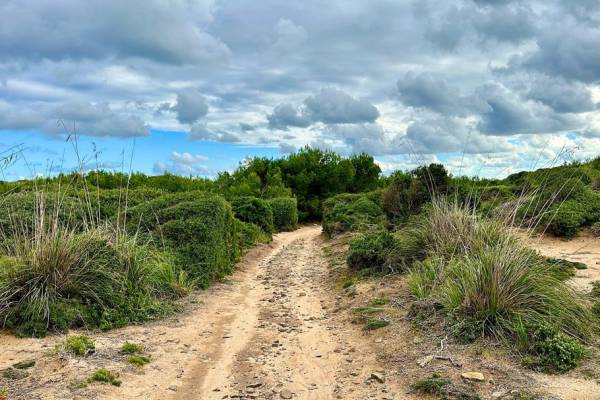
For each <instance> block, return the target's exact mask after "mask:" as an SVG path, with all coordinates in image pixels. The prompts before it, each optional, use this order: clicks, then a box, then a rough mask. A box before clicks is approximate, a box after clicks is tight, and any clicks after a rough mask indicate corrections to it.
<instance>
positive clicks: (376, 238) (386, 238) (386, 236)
mask: <svg viewBox="0 0 600 400" xmlns="http://www.w3.org/2000/svg"><path fill="white" fill-rule="evenodd" d="M394 245H395V241H394V237H393V236H392V235H391V234H390V233H388V232H381V233H373V234H367V235H363V236H361V237H358V238H355V239H353V240H351V241H350V248H349V250H348V257H347V259H346V262H347V263H348V266H349V267H350V268H351V269H353V270H361V269H364V268H374V269H383V268H384V267H385V266H386V265H385V264H386V261H387V253H388V250H389V249H390V248H392V247H393V246H394Z"/></svg>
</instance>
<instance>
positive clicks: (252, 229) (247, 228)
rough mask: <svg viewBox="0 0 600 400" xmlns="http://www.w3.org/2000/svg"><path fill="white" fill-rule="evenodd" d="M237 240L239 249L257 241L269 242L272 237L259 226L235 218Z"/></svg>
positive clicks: (246, 247) (249, 246) (252, 244)
mask: <svg viewBox="0 0 600 400" xmlns="http://www.w3.org/2000/svg"><path fill="white" fill-rule="evenodd" d="M235 224H236V226H237V228H236V234H237V242H238V243H239V246H240V249H249V248H251V247H253V246H254V245H256V244H257V243H269V242H270V241H271V239H272V237H271V235H269V234H267V233H265V232H264V231H263V230H262V229H260V227H259V226H257V225H254V224H250V223H248V222H242V221H240V220H238V219H236V220H235Z"/></svg>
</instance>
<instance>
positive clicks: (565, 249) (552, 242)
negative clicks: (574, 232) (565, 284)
mask: <svg viewBox="0 0 600 400" xmlns="http://www.w3.org/2000/svg"><path fill="white" fill-rule="evenodd" d="M523 239H524V240H525V241H526V242H527V244H528V245H529V246H530V247H532V248H534V249H536V250H539V252H540V253H542V254H543V255H545V256H547V257H555V258H563V259H565V260H569V261H574V262H581V263H584V264H585V265H587V269H582V270H577V272H576V274H575V276H574V277H573V279H572V280H571V281H572V283H573V285H574V286H575V287H577V288H578V289H581V290H583V291H586V292H587V291H589V290H590V289H591V288H592V287H591V282H594V281H600V238H597V237H593V236H591V235H590V234H589V233H582V234H580V235H579V236H577V237H576V238H574V239H571V240H564V239H561V238H556V237H552V236H547V235H542V236H532V237H529V236H527V235H523Z"/></svg>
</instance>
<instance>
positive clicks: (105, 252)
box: [0, 221, 171, 337]
mask: <svg viewBox="0 0 600 400" xmlns="http://www.w3.org/2000/svg"><path fill="white" fill-rule="evenodd" d="M48 225H50V226H46V225H45V224H43V225H40V224H38V226H37V227H36V229H35V231H34V232H30V233H27V234H22V235H19V236H16V237H14V238H12V239H11V240H8V241H5V242H3V243H2V247H3V249H2V250H0V251H2V252H4V253H5V254H8V257H5V258H4V259H3V263H4V264H7V265H6V267H5V268H3V269H2V270H1V271H0V304H1V306H0V317H1V320H2V321H3V324H4V326H7V327H9V328H13V329H15V332H16V333H17V334H19V335H28V336H37V337H39V336H43V335H45V332H46V330H48V329H51V330H59V331H64V330H67V329H69V328H80V327H90V328H93V327H100V328H111V327H118V326H124V325H127V324H129V323H135V322H142V321H144V320H147V319H152V318H155V317H157V316H160V315H164V314H165V313H166V312H169V311H171V308H170V303H169V302H168V301H165V300H166V299H163V296H165V295H166V294H167V293H165V292H164V290H163V288H164V287H165V286H167V285H166V283H164V282H163V281H162V280H161V275H160V273H159V271H160V269H161V268H163V266H164V257H162V255H161V254H160V253H159V252H157V251H156V250H153V249H151V248H150V247H149V246H148V245H147V244H141V243H138V242H137V239H136V238H135V237H129V236H127V235H124V234H123V233H119V232H117V231H115V230H112V229H111V228H110V227H103V228H95V229H88V230H84V231H83V232H78V231H74V230H72V229H69V228H65V227H63V226H62V225H61V224H60V223H56V224H55V223H51V221H48ZM7 260H8V261H7Z"/></svg>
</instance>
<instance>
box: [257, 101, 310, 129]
mask: <svg viewBox="0 0 600 400" xmlns="http://www.w3.org/2000/svg"><path fill="white" fill-rule="evenodd" d="M267 120H268V121H269V128H271V129H282V130H286V129H288V127H290V126H295V127H299V128H306V127H307V126H309V125H310V124H311V123H312V121H311V119H310V118H309V117H308V116H307V115H306V114H304V112H303V111H302V110H299V109H298V108H296V107H294V106H293V105H291V104H287V103H285V104H279V105H277V106H276V107H275V108H274V109H273V112H272V113H271V114H269V115H267Z"/></svg>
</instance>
